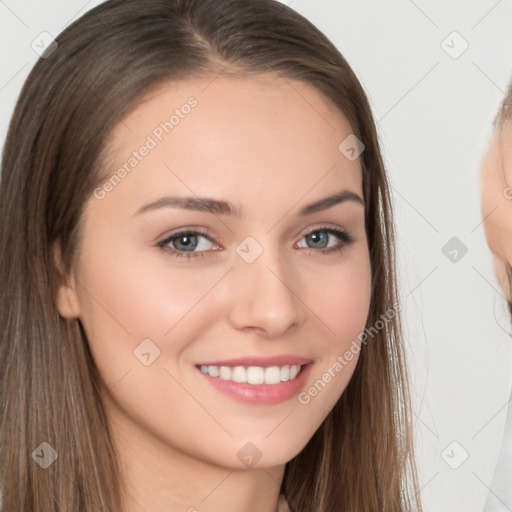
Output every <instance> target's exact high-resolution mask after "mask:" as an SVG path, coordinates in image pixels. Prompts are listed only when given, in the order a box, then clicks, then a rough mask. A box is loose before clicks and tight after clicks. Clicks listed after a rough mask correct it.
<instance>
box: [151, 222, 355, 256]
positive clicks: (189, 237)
mask: <svg viewBox="0 0 512 512" xmlns="http://www.w3.org/2000/svg"><path fill="white" fill-rule="evenodd" d="M333 237H336V238H337V239H338V240H339V242H338V244H337V245H334V246H332V245H329V242H330V240H331V239H332V238H333ZM201 238H202V239H203V240H201ZM302 238H303V239H306V241H307V243H310V244H312V247H308V248H306V250H307V251H308V252H310V253H321V254H330V253H337V252H340V251H342V250H343V249H344V248H345V247H346V246H347V245H349V244H351V243H353V242H354V239H353V238H352V236H351V235H350V234H349V233H347V232H346V231H344V230H342V229H336V228H331V227H320V228H315V229H314V230H312V231H309V232H308V233H306V234H305V235H304V236H303V237H302ZM209 243H210V244H213V245H214V247H218V246H216V245H215V243H214V242H213V240H212V239H211V238H210V236H209V235H208V234H207V233H205V232H204V231H196V230H187V231H180V232H178V233H174V234H173V235H171V236H168V237H167V238H166V239H165V240H162V241H161V242H159V243H158V244H157V245H158V247H160V248H161V249H162V250H163V251H166V252H168V253H170V254H171V256H174V257H176V258H187V259H191V258H204V257H205V252H209V251H208V249H209V248H208V244H209ZM210 249H211V248H210Z"/></svg>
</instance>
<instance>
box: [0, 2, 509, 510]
mask: <svg viewBox="0 0 512 512" xmlns="http://www.w3.org/2000/svg"><path fill="white" fill-rule="evenodd" d="M99 3H101V2H99V1H96V0H94V1H90V2H85V0H69V1H67V2H57V1H56V0H52V1H49V0H47V1H35V0H0V43H1V45H0V46H1V53H0V144H1V145H2V146H3V141H4V138H5V135H6V132H7V128H8V123H9V118H10V115H11V113H12V110H13V108H14V104H15V101H16V98H17V96H18V94H19V92H20V90H21V87H22V85H23V82H24V80H25V78H26V76H27V75H28V73H29V71H30V69H31V67H32V66H33V64H34V63H35V61H36V59H37V55H36V54H35V52H34V51H33V50H32V48H31V42H32V41H33V40H34V39H35V38H36V36H38V35H39V34H40V33H41V32H43V31H47V32H49V33H50V34H52V35H53V36H56V35H57V34H58V33H59V32H60V31H61V30H62V29H63V28H64V27H65V26H67V25H68V24H69V23H70V22H71V21H72V20H74V19H76V17H78V16H80V15H81V14H83V13H84V12H86V11H87V10H88V9H90V8H92V7H94V6H95V5H97V4H99ZM283 3H287V4H288V5H290V6H291V7H292V8H294V9H295V10H297V11H298V12H300V13H301V14H303V15H304V16H305V17H307V18H308V19H309V20H311V21H312V22H313V23H314V24H316V25H317V26H318V27H319V28H320V29H321V30H322V31H323V32H324V33H325V34H326V35H327V36H328V37H329V38H330V39H331V40H332V41H333V42H334V43H335V44H336V45H337V47H338V48H339V49H340V51H341V52H342V53H343V55H344V56H345V57H346V58H347V60H348V61H349V63H350V64H351V66H352V67H353V69H354V70H355V72H356V74H357V75H358V77H359V79H360V80H361V82H362V84H363V86H364V87H365V89H366V91H367V93H368V95H369V98H370V101H371V104H372V108H373V110H374V114H375V118H376V120H377V121H378V129H379V133H380V136H381V142H382V146H383V150H384V156H385V161H386V163H387V168H388V172H389V176H390V180H391V183H392V187H393V197H394V204H395V213H396V222H397V230H398V239H399V247H398V249H399V278H400V286H401V290H402V303H403V305H404V319H405V324H406V333H407V342H408V345H409V347H410V350H409V355H410V369H411V372H410V373H411V376H412V380H413V393H414V403H413V405H414V416H415V421H416V450H417V460H418V466H419V472H420V484H421V487H422V491H421V497H422V501H423V504H424V509H425V512H445V511H446V512H457V511H463V512H471V511H481V509H482V507H483V503H484V501H485V497H486V494H487V485H489V484H490V481H491V478H492V473H493V470H494V465H495V463H496V458H497V455H498V450H499V444H500V442H501V436H502V432H503V428H504V422H505V417H506V404H507V400H508V397H509V391H510V387H511V384H512V372H511V371H510V369H511V368H512V361H511V358H512V350H511V343H512V341H511V340H510V338H509V337H508V335H507V334H506V333H505V332H504V330H503V329H502V328H501V327H500V325H502V326H506V324H507V319H506V314H505V312H506V309H505V307H504V305H503V300H502V298H501V295H500V293H499V291H498V287H497V283H496V280H495V278H494V276H493V271H492V264H491V258H490V255H489V253H488V250H487V247H486V245H485V237H484V232H483V228H482V225H481V214H480V205H479V175H478V166H479V161H480V158H481V154H482V150H483V147H484V144H485V140H486V137H487V135H488V132H489V128H490V123H491V120H492V118H493V117H494V114H495V112H496V109H497V107H498V105H499V102H500V101H501V99H502V98H503V95H504V91H505V90H506V86H507V83H508V80H509V77H510V76H511V75H512V1H511V0H499V1H496V0H479V1H477V0H471V1H467V0H464V1H463V0H458V1H451V2H446V1H441V0H433V1H428V2H427V1H426V0H417V1H416V2H413V1H412V0H387V1H386V2H382V1H378V0H359V1H358V2H355V1H352V2H348V1H340V0H338V1H336V0H315V1H312V0H292V1H291V2H290V0H286V1H285V0H283ZM453 31H457V32H458V33H459V34H460V36H461V37H462V38H463V39H464V40H465V41H467V43H468V44H469V47H468V49H467V50H466V51H465V52H464V53H463V54H462V55H460V56H459V57H458V58H456V59H454V58H452V57H450V55H448V53H446V51H445V50H444V49H443V46H445V47H446V45H449V46H451V47H452V49H451V50H450V51H451V52H452V53H453V54H456V53H458V51H460V49H461V48H462V46H461V45H463V44H464V41H463V40H462V39H461V38H460V37H459V36H457V35H455V36H453V35H452V36H450V37H449V38H448V39H446V38H447V37H448V36H449V35H450V34H451V33H452V32H453ZM445 40H446V43H445V44H444V45H443V46H442V42H443V41H445ZM452 237H457V238H458V239H459V240H460V241H461V242H462V243H463V244H464V245H465V246H466V247H467V249H468V252H467V254H465V255H464V256H463V257H460V254H461V253H460V252H459V259H458V261H457V262H452V261H450V260H449V259H448V258H447V257H446V256H445V255H444V254H443V252H442V250H441V249H442V247H443V246H444V245H445V244H446V243H447V242H448V241H449V240H450V239H451V238H452ZM500 318H501V319H502V320H497V319H500ZM505 328H506V327H505ZM453 441H456V442H457V443H458V444H457V445H453V446H454V451H453V452H451V450H449V453H450V455H452V459H451V460H452V461H453V460H454V459H455V461H456V462H457V460H461V459H460V458H461V457H462V456H463V454H464V453H465V452H464V451H463V450H465V451H466V452H467V453H468V455H469V456H468V458H467V460H466V461H465V462H464V463H463V464H462V465H461V466H460V467H458V468H457V469H453V468H452V467H450V466H449V465H448V464H447V463H446V462H445V460H444V459H443V457H442V453H443V451H444V450H445V448H446V447H447V446H448V445H450V443H452V442H453ZM453 446H452V447H453ZM452 465H453V462H452ZM511 478H512V476H511Z"/></svg>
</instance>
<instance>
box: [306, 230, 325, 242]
mask: <svg viewBox="0 0 512 512" xmlns="http://www.w3.org/2000/svg"><path fill="white" fill-rule="evenodd" d="M309 236H310V237H311V239H312V241H313V243H318V242H320V243H321V242H322V240H323V242H327V233H324V232H323V231H315V232H314V233H311V234H310V235H309Z"/></svg>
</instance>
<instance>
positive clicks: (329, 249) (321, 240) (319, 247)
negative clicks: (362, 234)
mask: <svg viewBox="0 0 512 512" xmlns="http://www.w3.org/2000/svg"><path fill="white" fill-rule="evenodd" d="M330 237H331V238H332V237H336V238H338V240H339V241H340V242H338V244H337V245H334V246H332V245H331V246H329V238H330ZM303 238H304V239H306V241H307V242H308V243H311V244H313V247H312V249H313V250H312V251H309V252H313V253H315V252H320V253H321V254H330V253H337V252H340V251H342V250H343V249H345V247H346V246H348V245H350V244H351V243H353V242H354V238H353V237H352V236H351V235H350V234H349V233H347V232H346V231H344V230H342V229H336V228H330V227H320V228H315V229H314V230H313V231H310V232H309V233H306V234H305V235H304V237H303ZM309 249H311V247H310V248H309Z"/></svg>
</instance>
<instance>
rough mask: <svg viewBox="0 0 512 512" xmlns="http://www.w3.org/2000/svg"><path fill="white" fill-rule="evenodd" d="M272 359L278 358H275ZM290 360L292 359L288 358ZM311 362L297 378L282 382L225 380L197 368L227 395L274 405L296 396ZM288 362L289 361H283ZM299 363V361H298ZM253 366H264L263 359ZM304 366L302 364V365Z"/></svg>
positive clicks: (304, 380) (260, 403)
mask: <svg viewBox="0 0 512 512" xmlns="http://www.w3.org/2000/svg"><path fill="white" fill-rule="evenodd" d="M249 360H250V361H255V359H254V358H249V359H247V358H244V359H240V360H231V361H229V363H230V364H229V365H219V366H231V364H232V363H233V361H249ZM272 360H274V361H275V360H276V359H275V358H274V359H272ZM288 360H290V359H288ZM296 360H297V358H296ZM268 361H269V359H268V358H265V362H268ZM309 361H310V362H309V363H306V364H305V366H303V367H302V368H301V370H300V372H299V373H298V374H297V376H296V377H295V379H293V380H289V381H286V382H281V383H280V384H259V385H254V384H246V383H242V382H234V381H231V380H223V379H221V378H219V377H211V376H210V375H208V374H206V373H203V372H202V371H201V369H200V368H198V367H196V370H197V371H198V373H199V374H200V375H202V376H203V378H205V379H206V380H207V381H208V382H209V383H210V384H211V385H212V386H213V387H214V388H215V389H217V390H218V391H221V392H222V393H224V394H226V395H227V396H229V397H231V398H233V399H235V400H237V401H239V402H243V403H246V404H254V405H272V404H279V403H282V402H285V401H287V400H290V399H291V398H293V397H294V396H296V395H297V394H298V393H299V392H300V390H301V389H303V388H304V386H305V385H306V381H307V379H308V376H309V374H310V373H311V368H312V366H313V363H312V361H311V360H309ZM283 364H287V363H283ZM296 364H298V363H296ZM244 365H245V362H244V363H243V364H240V365H239V364H236V365H235V366H244ZM207 366H217V363H215V364H210V365H207ZM253 366H262V364H261V359H260V363H259V364H254V365H253ZM268 366H281V364H275V365H268ZM301 366H302V365H301Z"/></svg>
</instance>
